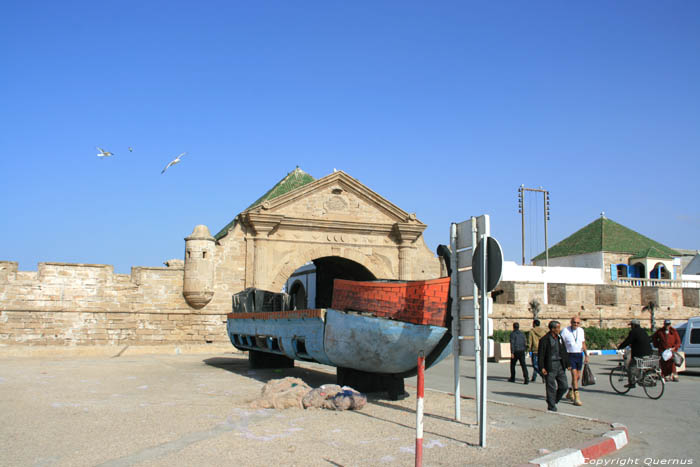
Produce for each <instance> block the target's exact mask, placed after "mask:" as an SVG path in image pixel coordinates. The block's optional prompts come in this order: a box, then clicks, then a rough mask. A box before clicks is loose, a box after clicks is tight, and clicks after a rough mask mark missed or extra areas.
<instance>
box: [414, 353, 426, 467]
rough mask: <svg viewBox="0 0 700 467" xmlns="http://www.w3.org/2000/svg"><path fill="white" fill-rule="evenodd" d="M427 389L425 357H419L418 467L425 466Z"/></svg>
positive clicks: (417, 410)
mask: <svg viewBox="0 0 700 467" xmlns="http://www.w3.org/2000/svg"><path fill="white" fill-rule="evenodd" d="M424 387H425V356H424V355H423V352H422V351H421V353H420V354H419V355H418V390H417V394H416V467H421V466H422V465H423V395H424V393H425V391H424Z"/></svg>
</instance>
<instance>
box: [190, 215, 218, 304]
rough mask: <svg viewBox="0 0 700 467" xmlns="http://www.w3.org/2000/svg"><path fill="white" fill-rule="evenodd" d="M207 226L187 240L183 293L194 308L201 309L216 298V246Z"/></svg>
mask: <svg viewBox="0 0 700 467" xmlns="http://www.w3.org/2000/svg"><path fill="white" fill-rule="evenodd" d="M215 242H216V240H214V237H212V236H211V234H210V233H209V229H208V228H207V226H206V225H198V226H196V227H195V228H194V230H193V231H192V233H191V234H190V236H189V237H187V238H185V279H184V284H183V287H182V293H183V295H184V296H185V300H187V303H189V305H190V306H191V307H192V308H196V309H200V308H203V307H204V306H205V305H206V304H207V303H209V302H210V301H211V299H212V297H213V296H214V267H215V266H214V246H215Z"/></svg>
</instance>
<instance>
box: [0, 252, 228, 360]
mask: <svg viewBox="0 0 700 467" xmlns="http://www.w3.org/2000/svg"><path fill="white" fill-rule="evenodd" d="M183 274H184V270H183V268H182V266H181V264H178V265H177V266H175V267H134V268H132V270H131V274H114V270H113V267H112V266H109V265H104V264H68V263H39V265H38V268H37V271H18V268H17V263H16V262H10V261H0V346H10V345H13V344H14V345H61V346H65V345H68V346H82V345H92V346H96V345H97V346H99V345H161V344H206V343H227V342H228V340H227V337H226V333H225V332H224V323H225V321H226V317H225V313H226V312H227V311H228V309H226V310H223V309H222V310H217V309H211V310H208V311H206V312H199V311H196V310H194V309H193V308H191V307H190V306H189V305H188V304H187V303H186V302H185V299H184V297H183V294H182V284H183Z"/></svg>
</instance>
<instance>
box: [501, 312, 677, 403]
mask: <svg viewBox="0 0 700 467" xmlns="http://www.w3.org/2000/svg"><path fill="white" fill-rule="evenodd" d="M629 325H630V333H629V335H628V336H627V338H626V339H625V340H624V341H623V342H622V343H621V344H620V345H619V346H618V349H623V348H625V347H628V346H629V347H630V348H631V352H630V354H631V356H630V362H629V363H628V376H629V382H628V384H627V387H634V386H635V374H636V360H635V357H646V356H649V355H651V354H652V348H651V343H652V341H653V343H654V346H655V347H656V348H657V349H658V351H659V354H662V353H663V352H664V351H665V350H667V349H670V350H671V351H672V352H677V351H678V349H679V348H680V345H681V340H680V336H679V334H678V332H677V331H676V330H675V329H674V328H673V327H672V326H671V321H670V320H668V319H667V320H664V326H663V327H662V328H660V329H659V330H658V331H656V332H655V333H654V335H653V336H652V337H651V338H650V337H649V335H648V334H647V333H646V331H645V330H644V329H642V327H641V325H640V322H639V320H638V319H633V320H632V321H630V323H629ZM510 348H511V355H510V379H509V380H508V381H510V382H511V383H514V382H515V366H516V363H519V364H520V367H521V368H522V372H523V379H524V383H525V384H528V383H529V382H530V381H535V380H536V379H537V375H540V377H541V378H542V382H543V383H545V387H546V400H547V410H550V411H552V412H556V411H557V404H558V403H559V401H561V399H562V398H566V399H569V400H570V401H571V402H572V403H573V404H574V405H576V406H581V405H583V402H581V394H580V392H579V383H580V381H581V377H582V372H583V367H584V365H585V364H587V363H588V349H587V347H586V335H585V332H584V330H583V328H582V327H581V318H580V317H574V318H571V323H570V325H569V326H567V327H566V328H564V329H562V328H561V323H560V322H559V321H556V320H553V321H550V322H549V324H548V326H547V328H544V327H543V326H541V323H540V321H539V320H538V319H535V320H534V321H533V322H532V329H531V330H530V331H529V332H528V335H527V337H526V336H525V334H524V333H523V332H522V331H521V330H520V324H519V323H513V331H512V332H511V333H510ZM526 352H529V353H530V358H531V359H532V368H533V374H532V380H530V378H529V375H528V370H527V364H526V363H525V353H526ZM566 370H569V371H570V372H571V386H570V387H569V384H568V379H567V377H566ZM661 371H662V374H663V377H664V378H665V379H666V381H678V374H677V370H676V365H675V362H674V358H670V359H668V360H666V361H664V360H663V359H661ZM565 394H566V396H565Z"/></svg>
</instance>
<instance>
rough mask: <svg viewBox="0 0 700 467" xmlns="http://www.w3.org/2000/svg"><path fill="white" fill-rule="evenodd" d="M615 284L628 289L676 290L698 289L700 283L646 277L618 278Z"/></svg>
mask: <svg viewBox="0 0 700 467" xmlns="http://www.w3.org/2000/svg"><path fill="white" fill-rule="evenodd" d="M613 284H616V285H624V286H627V287H665V288H675V289H681V288H683V289H698V288H700V282H697V281H674V280H671V279H647V278H644V277H641V278H640V277H618V278H617V280H615V281H613Z"/></svg>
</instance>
